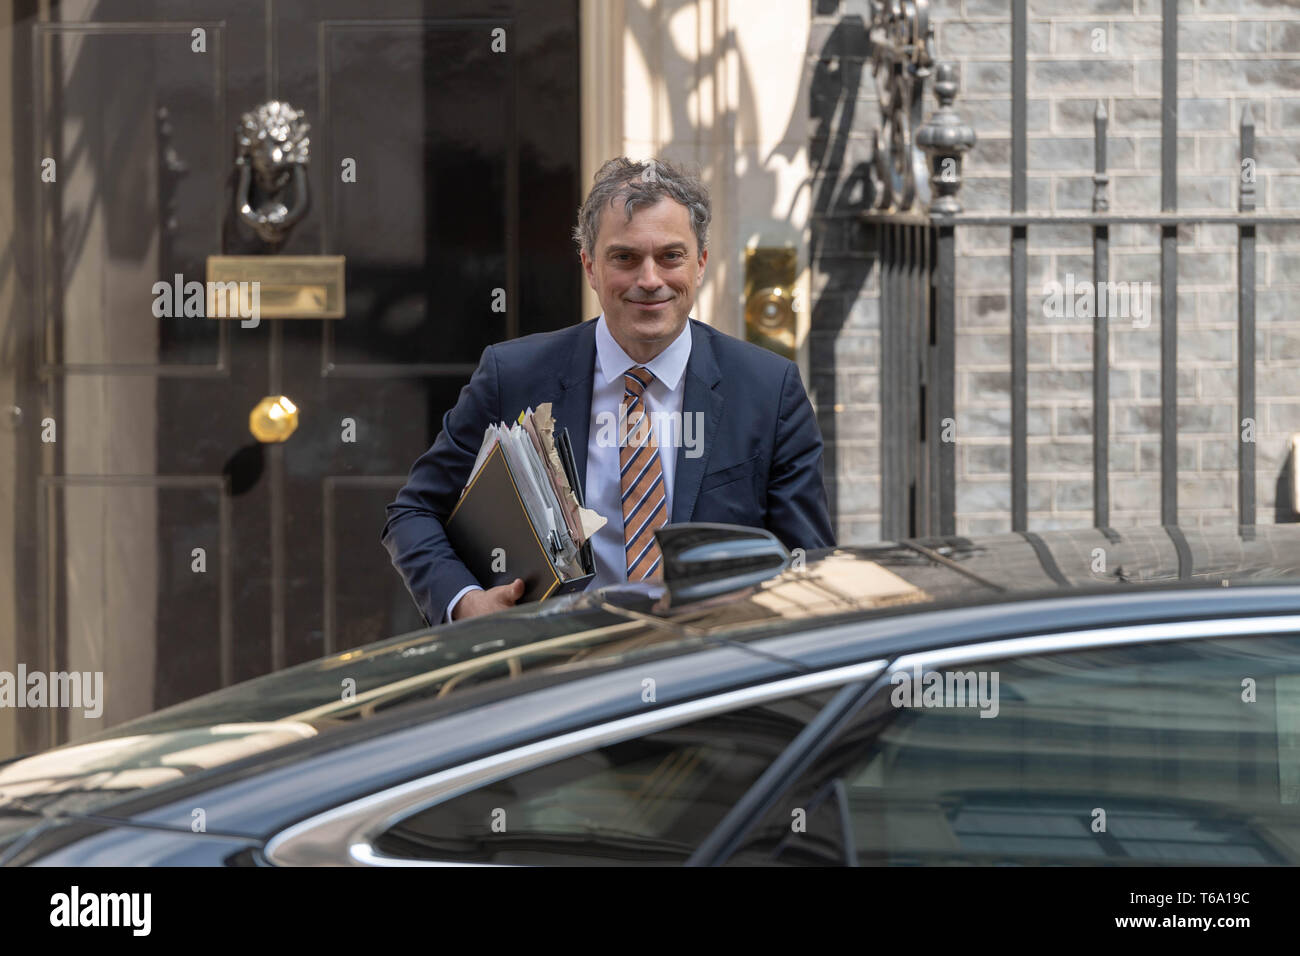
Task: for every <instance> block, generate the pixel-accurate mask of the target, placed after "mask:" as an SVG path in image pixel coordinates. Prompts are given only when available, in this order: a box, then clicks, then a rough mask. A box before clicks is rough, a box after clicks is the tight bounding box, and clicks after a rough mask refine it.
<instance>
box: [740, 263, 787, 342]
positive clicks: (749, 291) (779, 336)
mask: <svg viewBox="0 0 1300 956" xmlns="http://www.w3.org/2000/svg"><path fill="white" fill-rule="evenodd" d="M798 260H799V253H798V250H797V249H795V248H794V247H792V246H790V247H785V248H772V247H760V248H756V249H755V248H751V249H747V250H745V338H746V339H747V340H748V341H750V342H753V343H754V344H755V345H761V346H763V348H765V349H771V350H772V351H773V352H776V353H777V354H778V355H783V356H785V357H786V358H788V359H790V360H791V361H793V360H794V357H795V332H796V330H795V312H794V284H795V276H796V275H797V271H798Z"/></svg>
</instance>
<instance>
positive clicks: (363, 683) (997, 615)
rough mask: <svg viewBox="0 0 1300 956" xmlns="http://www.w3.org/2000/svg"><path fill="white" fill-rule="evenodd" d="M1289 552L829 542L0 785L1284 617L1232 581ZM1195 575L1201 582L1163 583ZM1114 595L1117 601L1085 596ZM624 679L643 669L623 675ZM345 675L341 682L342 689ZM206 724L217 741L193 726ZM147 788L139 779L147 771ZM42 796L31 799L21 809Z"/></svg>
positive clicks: (1075, 541)
mask: <svg viewBox="0 0 1300 956" xmlns="http://www.w3.org/2000/svg"><path fill="white" fill-rule="evenodd" d="M1298 565H1300V528H1297V527H1294V526H1276V527H1261V528H1254V529H1243V530H1240V531H1237V530H1232V531H1226V530H1225V531H1209V530H1206V531H1196V532H1182V531H1179V530H1177V529H1164V528H1161V529H1139V530H1137V531H1124V532H1114V531H1058V532H1043V533H1041V534H1011V535H998V536H994V537H991V538H980V539H966V538H960V537H950V538H937V539H925V540H915V541H903V542H897V543H886V544H881V545H877V546H874V547H863V548H835V549H829V550H825V551H822V552H813V553H810V554H808V555H807V556H806V560H804V561H802V562H800V561H796V563H795V566H793V567H791V568H789V569H787V570H785V571H782V572H781V573H779V574H777V575H775V576H773V577H772V578H770V579H768V580H765V581H763V582H761V583H759V584H758V585H754V586H750V587H746V588H743V589H740V590H737V591H734V592H732V593H728V594H724V595H720V596H717V597H714V598H711V599H709V600H706V601H699V602H694V603H690V604H682V605H674V604H673V603H672V601H671V598H670V595H669V592H668V591H667V590H666V589H665V588H664V587H663V586H662V585H628V586H624V587H621V588H609V589H604V590H601V591H598V592H595V593H584V594H574V595H568V596H565V597H563V598H558V599H554V600H550V601H546V602H543V603H541V604H531V605H525V606H522V607H518V608H512V609H510V610H507V611H503V612H500V613H498V614H494V615H488V616H485V617H480V618H473V619H469V620H466V621H462V622H457V623H455V624H450V625H444V626H440V627H435V628H431V629H426V630H423V631H418V632H415V633H412V634H407V635H402V636H400V637H396V638H393V639H390V640H388V641H384V642H380V643H378V644H372V645H368V646H366V647H361V648H356V649H353V650H350V651H345V652H342V653H339V654H335V655H332V656H330V657H326V658H323V659H321V660H318V661H313V662H310V663H307V664H303V665H299V666H297V667H292V668H288V669H286V670H282V671H278V672H276V673H274V674H270V675H267V676H265V677H262V678H258V679H256V680H253V681H249V682H245V683H244V684H241V685H236V686H235V687H231V688H226V689H224V690H221V691H217V692H215V693H213V694H209V695H206V696H205V697H201V698H197V699H195V700H193V701H189V702H186V703H184V704H180V705H177V706H176V707H172V708H168V709H167V710H164V711H159V712H158V713H156V714H153V715H150V716H148V717H145V718H141V719H139V720H136V721H131V722H129V723H127V724H123V725H120V726H118V727H116V728H113V729H111V730H109V731H107V732H106V733H104V734H101V735H98V736H97V737H95V738H91V740H90V741H84V742H81V743H79V744H73V745H71V746H70V747H69V748H60V749H59V750H56V751H52V752H50V754H49V755H48V761H49V762H50V766H49V767H48V768H47V767H44V766H36V765H29V766H27V767H20V766H14V767H12V768H4V770H5V772H4V773H3V774H0V777H3V778H5V779H0V791H4V792H6V793H8V792H10V791H12V792H14V793H15V794H21V793H23V792H24V791H23V789H22V788H23V787H25V786H27V783H24V781H27V782H30V784H31V787H30V789H33V790H40V789H41V788H42V785H41V784H40V783H39V780H40V779H45V778H54V777H59V775H60V774H63V775H64V776H63V779H66V780H67V784H66V786H68V787H69V788H71V789H69V791H68V792H67V793H66V794H65V795H64V796H62V797H60V798H59V799H58V805H59V806H60V807H62V808H64V809H67V810H71V811H75V810H78V809H80V810H83V811H84V810H88V809H91V808H92V807H93V808H94V809H95V810H97V811H98V810H100V809H101V808H104V807H106V805H107V802H108V801H105V800H104V797H105V794H103V793H102V792H88V793H86V794H85V801H86V802H85V804H84V805H83V804H82V802H81V801H82V796H81V794H80V792H79V791H76V790H75V787H76V786H77V784H76V780H75V778H77V777H79V776H80V775H81V774H80V773H79V772H78V773H73V774H69V773H68V771H69V770H70V769H72V768H71V766H70V765H80V764H82V763H83V762H84V761H81V760H79V759H77V758H76V755H74V754H71V753H66V751H68V750H69V749H74V748H77V747H83V748H86V749H85V752H86V753H87V754H90V755H91V756H92V757H96V755H101V754H102V759H101V758H100V757H96V759H95V760H93V761H91V762H90V763H88V764H86V766H85V772H91V771H92V770H94V771H97V772H102V771H103V769H104V768H105V766H108V765H113V766H116V765H117V764H120V763H122V759H121V758H120V757H118V756H116V755H115V754H114V753H113V752H112V751H113V748H114V747H117V746H120V747H121V748H122V753H124V754H126V755H127V756H128V757H130V760H131V765H130V773H131V774H132V775H138V776H140V777H142V778H144V777H147V776H148V774H151V773H157V772H160V771H162V770H166V771H167V772H169V773H171V774H172V775H173V781H172V782H174V783H181V781H180V780H178V779H175V777H176V776H179V777H186V776H188V774H189V772H190V771H191V770H209V769H217V768H220V767H225V768H227V769H229V770H230V771H231V772H233V773H238V774H243V773H244V770H240V769H238V768H241V767H242V768H247V770H250V771H251V770H252V769H253V768H254V767H255V766H258V765H267V764H270V765H276V764H280V765H284V762H285V761H290V762H291V761H292V760H294V759H296V758H294V757H293V756H292V755H294V754H297V755H299V756H301V757H309V756H311V755H313V754H314V755H317V756H320V757H324V756H325V755H326V754H328V753H330V752H331V751H336V750H338V749H339V748H340V747H343V748H344V749H349V748H348V745H349V744H358V745H360V744H362V742H363V741H365V740H367V739H370V738H372V737H374V736H377V735H383V734H392V733H394V732H397V733H398V734H399V736H400V732H401V731H402V729H403V728H408V729H410V730H411V731H413V732H417V733H418V732H419V731H418V728H419V726H420V725H428V724H429V722H430V721H434V720H436V719H437V718H439V716H441V715H446V716H451V717H453V718H454V719H455V720H457V721H459V722H460V723H459V724H458V726H462V727H463V729H462V731H460V732H459V733H458V734H456V735H453V736H454V737H455V738H456V739H455V740H454V741H448V740H447V739H446V735H443V734H440V735H438V737H437V740H438V741H440V742H439V743H438V744H437V746H432V745H431V743H430V741H429V740H428V739H424V738H421V743H420V746H421V748H423V750H422V752H423V753H424V754H425V755H426V756H427V757H428V758H429V759H430V760H433V759H435V757H437V758H439V759H441V758H444V757H445V758H447V759H450V758H451V757H452V755H453V754H452V750H455V751H457V752H461V751H463V752H464V753H469V752H470V751H471V750H473V749H474V748H476V747H480V746H486V745H487V743H488V742H489V738H492V737H493V734H494V733H496V731H497V730H500V729H501V727H502V726H504V725H503V724H499V723H497V721H499V720H500V719H502V718H504V716H505V714H506V712H507V709H508V712H510V713H514V712H516V711H517V710H518V709H519V708H520V707H525V705H526V704H527V700H526V699H525V697H527V698H528V699H532V700H535V701H539V702H540V701H541V700H542V699H543V698H545V699H547V700H550V701H551V703H550V704H549V705H548V706H549V708H550V710H549V711H548V713H549V716H548V717H547V719H546V720H544V721H541V722H539V718H538V716H537V713H538V711H537V708H536V707H534V708H533V709H532V711H530V715H529V716H528V719H527V720H525V721H524V722H523V723H522V724H520V725H519V726H518V727H516V729H515V730H514V731H512V732H513V733H515V734H517V735H521V736H520V739H523V737H526V736H528V735H531V734H542V733H544V732H547V731H548V729H549V730H550V731H554V730H556V729H557V728H561V727H564V726H575V725H578V724H581V723H583V722H584V721H590V720H599V719H605V717H606V716H608V715H609V714H611V713H613V712H614V711H616V710H618V708H620V707H622V708H624V709H629V708H631V707H633V706H637V707H640V706H643V705H642V704H641V703H640V701H641V700H642V698H641V696H640V694H641V684H640V680H641V679H642V678H643V677H644V676H645V675H647V674H649V675H653V676H656V677H662V676H663V675H668V674H675V675H678V676H676V677H674V678H673V679H672V680H671V681H670V684H669V686H666V687H661V688H660V691H659V693H660V697H659V702H660V703H663V702H666V701H669V700H680V699H687V698H690V697H692V696H699V695H706V694H711V693H714V692H717V691H719V690H721V689H725V688H727V687H737V686H743V685H745V684H746V683H752V682H754V681H762V680H770V679H775V678H778V677H781V676H789V675H791V674H794V673H799V672H806V671H808V670H810V669H816V668H824V667H833V666H836V665H837V664H840V663H844V662H847V661H853V660H862V659H865V658H864V657H863V655H864V654H870V655H871V656H873V657H886V658H887V657H890V656H892V655H893V654H896V653H899V652H902V651H906V650H909V649H913V648H916V647H920V646H923V645H924V646H945V645H949V644H957V643H969V642H971V641H976V640H980V639H982V638H981V635H984V636H985V637H987V636H988V635H1005V634H1009V633H1015V632H1017V629H1020V630H1021V631H1026V632H1028V631H1035V630H1037V631H1041V630H1043V629H1047V630H1052V629H1057V630H1060V629H1065V628H1067V627H1071V626H1082V624H1087V625H1088V626H1105V625H1109V624H1114V623H1125V622H1127V621H1129V620H1133V619H1137V618H1141V617H1142V616H1146V617H1147V618H1150V619H1156V618H1163V619H1172V618H1177V617H1179V616H1181V617H1188V616H1192V617H1194V616H1197V615H1201V616H1204V615H1222V616H1232V615H1234V614H1251V613H1254V614H1259V613H1272V612H1275V611H1278V610H1280V609H1285V610H1289V611H1294V610H1295V608H1296V607H1297V606H1300V588H1295V587H1283V588H1277V587H1258V588H1257V587H1238V585H1243V584H1250V585H1277V584H1285V585H1294V584H1296V583H1300V574H1298V573H1297V566H1298ZM1225 583H1226V584H1227V585H1228V587H1227V588H1226V589H1225V588H1224V587H1223V585H1224V584H1225ZM1207 584H1210V585H1212V586H1213V588H1214V590H1208V589H1207V588H1206V585H1207ZM1187 587H1192V588H1195V589H1196V590H1195V593H1168V592H1169V591H1170V589H1171V588H1187ZM1108 591H1109V592H1112V593H1114V594H1115V599H1114V600H1111V601H1098V600H1096V595H1097V594H1098V593H1106V592H1108ZM840 625H847V626H840ZM651 665H653V666H651ZM629 674H632V675H634V676H636V677H637V680H636V681H633V682H632V683H628V680H627V679H626V678H627V675H629ZM347 682H350V683H351V688H350V692H348V693H341V692H340V690H341V687H346V684H347ZM577 682H581V683H577ZM625 685H626V686H625ZM503 708H505V709H503ZM525 709H527V707H525ZM494 714H495V715H497V716H496V717H494V716H493V715H494ZM477 715H482V717H481V718H480V717H479V716H477ZM462 718H464V719H468V720H469V721H470V723H469V724H465V723H464V720H463V719H462ZM511 719H512V720H514V719H515V718H513V717H512V718H511ZM519 719H520V720H522V719H523V718H522V717H521V718H519ZM516 723H518V721H516ZM494 726H495V727H496V730H494V729H493V728H494ZM204 728H206V729H207V730H208V735H207V736H209V737H210V736H212V735H213V734H215V735H216V736H217V737H218V738H220V739H219V740H209V739H205V736H204V735H203V734H195V731H196V730H202V729H204ZM471 731H472V732H471ZM386 739H387V738H386ZM394 739H395V738H394ZM214 743H219V744H220V746H219V747H218V746H214ZM96 746H99V747H101V748H102V749H101V750H100V751H96V750H94V748H95V747H96ZM446 748H452V749H451V750H447V749H446ZM435 751H437V752H438V753H435ZM443 751H445V752H443ZM61 752H62V753H61ZM141 753H144V754H145V755H146V756H145V757H141V756H140V754H141ZM196 755H198V756H196ZM182 756H183V757H184V759H180V758H181V757H182ZM200 757H202V758H203V759H200ZM65 758H66V759H65ZM205 760H206V761H207V762H205ZM182 765H183V766H182ZM178 766H182V769H180V770H178V769H177V767H178ZM11 771H12V772H11ZM201 776H207V775H206V774H204V775H201ZM10 777H13V778H14V779H13V780H9V779H7V778H10ZM195 783H196V784H197V781H195ZM134 786H135V782H134V778H133V779H131V780H126V779H124V780H123V788H124V789H125V790H130V789H132V788H133V787H134ZM141 786H144V787H146V788H149V787H150V784H148V783H147V782H144V780H143V779H142V781H141ZM164 789H169V790H170V789H172V788H170V787H167V788H164ZM96 791H98V788H96ZM125 795H126V794H122V796H125ZM142 795H143V794H142ZM34 799H35V794H34V793H33V795H32V797H31V798H30V799H28V802H29V803H30V802H33V801H34Z"/></svg>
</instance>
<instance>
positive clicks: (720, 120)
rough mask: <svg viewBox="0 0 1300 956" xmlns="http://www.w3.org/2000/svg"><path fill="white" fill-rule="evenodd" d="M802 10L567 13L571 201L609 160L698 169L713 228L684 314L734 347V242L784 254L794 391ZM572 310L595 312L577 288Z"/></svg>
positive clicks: (803, 235)
mask: <svg viewBox="0 0 1300 956" xmlns="http://www.w3.org/2000/svg"><path fill="white" fill-rule="evenodd" d="M774 9H776V10H779V14H778V15H773V11H774ZM809 12H810V11H809V5H808V4H806V3H788V4H781V5H779V6H777V7H775V8H774V6H773V4H772V3H771V2H770V0H625V2H620V0H616V2H608V0H584V3H583V5H582V8H581V13H580V16H581V22H582V47H583V64H582V66H583V71H582V95H583V107H582V109H583V114H582V130H583V190H584V193H585V191H586V189H587V188H588V187H589V185H590V183H591V178H592V176H593V174H594V173H595V171H596V169H597V168H598V167H599V165H600V163H601V162H603V161H604V160H606V159H609V158H610V157H612V156H618V155H626V156H629V157H630V158H632V159H648V158H650V157H652V156H662V157H664V158H666V159H670V160H673V161H675V162H676V161H682V162H685V163H688V164H693V165H698V166H699V168H700V169H701V171H702V174H703V176H704V179H705V182H706V183H708V185H709V189H710V192H711V194H712V198H713V224H712V227H711V228H710V231H709V256H710V258H709V263H708V266H707V267H706V272H705V281H704V284H703V286H702V287H701V289H700V296H699V300H698V303H697V306H696V310H695V317H696V318H698V319H700V320H701V321H703V322H707V323H709V324H710V325H713V326H715V327H717V328H719V329H722V330H723V331H726V332H729V333H730V334H732V335H736V336H738V337H743V336H744V317H743V305H744V303H743V301H742V290H743V286H744V272H743V270H744V253H745V248H746V246H749V245H763V246H782V245H792V246H794V247H795V248H797V249H798V250H799V263H800V269H801V272H802V274H801V278H800V286H799V288H800V292H799V293H798V294H797V295H796V307H797V308H799V309H800V311H799V317H800V326H801V327H800V330H799V341H800V343H801V349H800V352H801V362H800V364H801V365H802V366H803V374H804V376H805V381H806V380H807V374H808V371H807V366H806V360H804V356H806V351H807V349H806V344H805V339H806V334H807V323H808V312H807V310H806V309H803V308H802V306H803V304H804V303H806V302H807V301H808V296H807V294H806V289H807V275H808V269H807V250H808V243H807V223H808V216H809V195H810V188H809V182H808V175H809V167H808V89H807V80H806V76H807V71H806V70H805V69H804V67H805V60H806V56H807V46H808V29H809V19H808V18H809ZM575 258H576V253H575ZM583 306H584V308H583V314H584V317H588V318H589V317H591V316H594V315H597V314H599V312H600V305H599V303H598V302H597V301H596V297H595V294H594V293H593V292H592V291H591V289H590V288H589V287H587V286H586V284H585V281H584V300H583Z"/></svg>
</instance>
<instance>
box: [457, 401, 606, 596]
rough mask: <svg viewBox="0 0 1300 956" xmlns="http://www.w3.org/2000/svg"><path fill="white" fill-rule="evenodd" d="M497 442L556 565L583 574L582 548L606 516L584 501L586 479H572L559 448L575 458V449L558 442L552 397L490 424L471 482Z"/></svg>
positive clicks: (568, 573)
mask: <svg viewBox="0 0 1300 956" xmlns="http://www.w3.org/2000/svg"><path fill="white" fill-rule="evenodd" d="M497 445H500V446H501V450H502V452H503V453H504V454H505V457H506V464H507V465H509V467H510V474H511V475H512V476H513V477H514V480H515V485H516V486H517V488H518V490H519V496H520V498H521V499H522V500H523V503H524V508H525V510H526V511H527V512H528V518H529V520H530V521H531V522H532V525H533V528H534V530H535V531H536V532H537V536H538V538H540V539H541V540H542V542H543V544H544V546H545V547H546V550H547V553H548V555H549V556H550V558H551V561H552V562H553V563H554V565H555V567H556V569H557V570H558V571H559V572H560V573H561V575H562V576H563V577H565V578H570V577H574V578H576V577H579V576H581V575H582V574H583V567H582V560H581V557H580V556H579V553H578V552H579V550H580V549H581V548H582V546H583V544H584V543H585V542H586V541H587V540H588V539H589V538H590V537H591V536H592V535H594V534H595V533H596V532H597V531H599V530H600V529H601V528H603V527H604V526H605V521H606V519H605V518H603V517H602V516H600V515H598V514H597V513H596V512H594V511H592V510H591V509H590V508H585V507H583V504H582V498H581V479H580V478H579V477H578V476H576V475H575V476H574V480H573V481H572V482H571V481H570V480H569V476H568V474H567V473H566V471H565V467H564V463H563V459H562V458H561V454H560V452H561V451H563V452H564V453H565V455H566V457H568V458H569V460H570V461H572V457H571V456H572V451H571V449H569V448H567V447H565V448H563V449H557V447H556V440H555V420H554V419H553V418H552V417H551V404H550V402H547V403H545V404H543V405H539V406H537V409H536V410H534V409H532V408H528V409H525V410H524V411H522V412H520V413H519V418H518V419H517V420H516V421H515V423H514V424H513V425H507V424H506V423H505V422H501V423H500V424H497V425H489V426H488V427H487V431H486V432H485V433H484V434H483V444H482V446H481V447H480V448H479V452H478V457H477V458H476V459H475V460H474V468H473V470H472V471H471V472H470V475H469V480H468V481H467V482H466V487H467V488H468V487H469V485H470V484H472V483H473V481H474V477H475V476H476V475H477V474H478V473H479V469H480V468H482V467H483V463H484V462H485V461H486V460H487V457H488V454H489V453H490V452H491V451H492V449H493V448H494V447H496V446H497ZM575 484H577V485H578V488H577V489H576V490H575V488H574V485H575Z"/></svg>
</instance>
